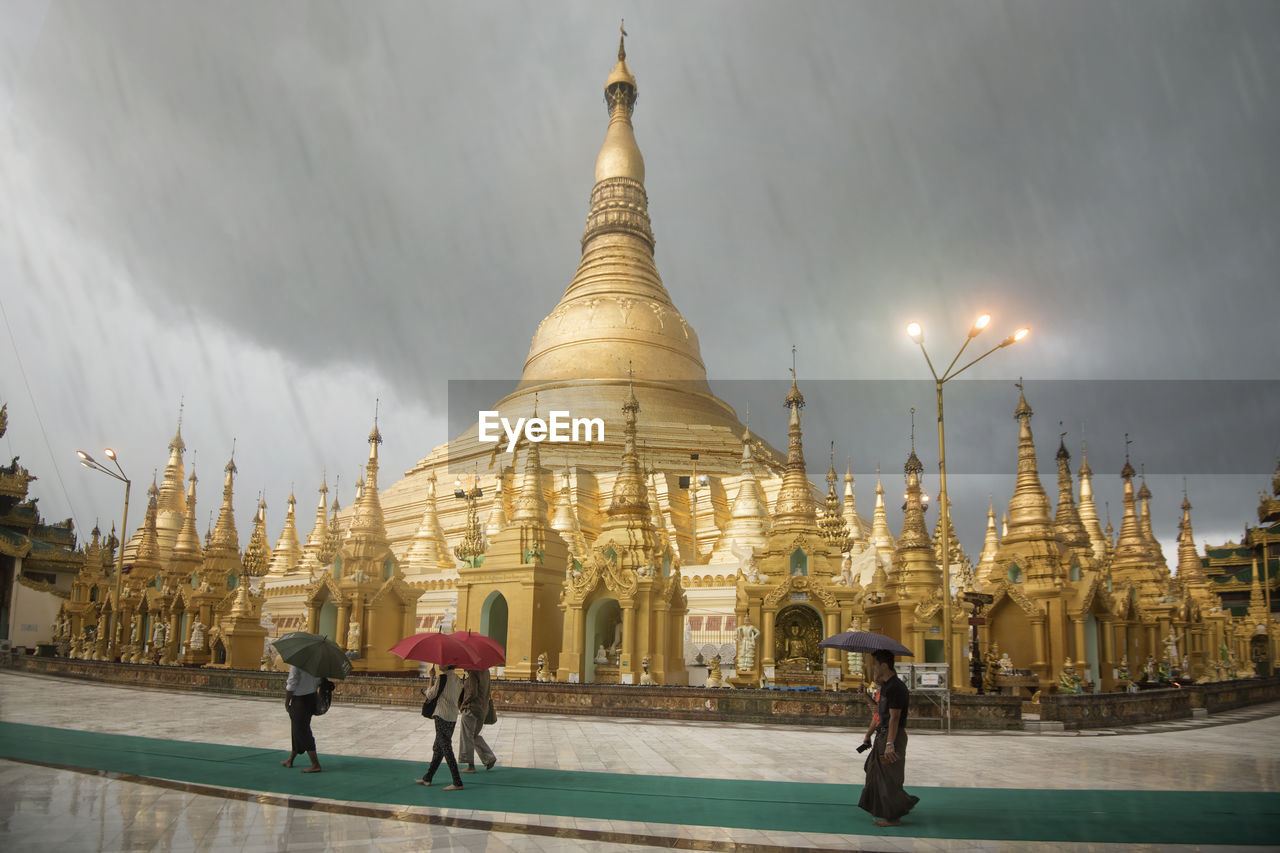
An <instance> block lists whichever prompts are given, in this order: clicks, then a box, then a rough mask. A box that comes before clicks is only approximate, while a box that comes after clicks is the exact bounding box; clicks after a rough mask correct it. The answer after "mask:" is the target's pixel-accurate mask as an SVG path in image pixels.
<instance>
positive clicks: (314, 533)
mask: <svg viewBox="0 0 1280 853" xmlns="http://www.w3.org/2000/svg"><path fill="white" fill-rule="evenodd" d="M327 480H328V477H327V476H326V475H321V478H320V488H319V489H318V490H317V491H318V492H319V493H320V500H319V501H317V503H316V516H315V519H314V520H313V521H312V522H311V532H310V533H308V534H307V544H305V545H303V546H302V554H301V559H299V560H298V564H297V568H298V569H299V570H302V569H306V570H307V571H308V572H315V570H316V569H319V568H320V567H321V566H322V565H324V564H323V563H321V562H320V553H321V552H322V551H323V550H324V543H325V539H326V538H327V537H328V535H329V518H328V514H327V510H328V508H329V507H328V502H327V500H326V496H327V495H328V494H329V484H328V482H327Z"/></svg>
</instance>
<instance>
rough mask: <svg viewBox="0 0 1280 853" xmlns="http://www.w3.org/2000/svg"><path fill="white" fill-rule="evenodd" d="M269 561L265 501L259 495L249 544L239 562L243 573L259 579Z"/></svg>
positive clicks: (269, 549)
mask: <svg viewBox="0 0 1280 853" xmlns="http://www.w3.org/2000/svg"><path fill="white" fill-rule="evenodd" d="M270 560H271V547H270V546H269V545H268V544H267V500H266V498H264V497H263V496H262V494H261V493H259V495H258V511H257V512H256V513H254V514H253V532H251V533H250V534H249V544H248V545H247V546H245V549H244V556H243V558H242V560H241V562H242V564H243V565H244V573H245V574H246V575H248V576H249V577H251V578H260V577H262V576H263V575H265V574H266V573H267V565H268V563H269V562H270Z"/></svg>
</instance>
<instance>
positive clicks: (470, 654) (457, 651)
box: [390, 633, 484, 669]
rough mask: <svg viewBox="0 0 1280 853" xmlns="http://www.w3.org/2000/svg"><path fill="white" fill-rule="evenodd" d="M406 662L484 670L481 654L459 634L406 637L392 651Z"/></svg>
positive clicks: (429, 634) (427, 634) (428, 634)
mask: <svg viewBox="0 0 1280 853" xmlns="http://www.w3.org/2000/svg"><path fill="white" fill-rule="evenodd" d="M390 651H391V653H392V654H393V655H399V656H400V657H402V658H404V659H405V660H417V661H422V662H424V663H434V664H437V665H438V666H460V667H462V668H463V669H483V668H484V667H483V666H482V664H481V662H480V654H479V653H478V652H477V651H476V650H475V649H473V648H472V647H471V646H470V645H468V644H467V643H466V642H464V641H463V640H462V639H461V638H459V637H458V635H457V634H440V633H426V634H414V635H413V636H412V637H405V638H404V639H403V640H401V641H400V642H398V643H396V644H395V645H394V646H392V647H391V649H390Z"/></svg>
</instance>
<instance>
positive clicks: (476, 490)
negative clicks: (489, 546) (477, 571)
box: [453, 474, 484, 568]
mask: <svg viewBox="0 0 1280 853" xmlns="http://www.w3.org/2000/svg"><path fill="white" fill-rule="evenodd" d="M453 496H454V497H455V498H458V499H459V500H464V501H466V502H467V530H466V532H465V533H464V534H463V536H462V542H461V543H460V544H459V545H458V546H457V547H455V548H454V549H453V553H454V555H455V556H457V558H458V559H459V560H462V561H463V562H464V563H466V564H467V565H468V566H471V567H472V568H475V567H476V566H478V565H479V559H480V555H481V554H483V553H484V540H483V539H482V537H481V535H480V514H479V509H478V506H477V502H478V501H479V500H480V498H482V497H484V492H483V491H482V490H481V489H480V484H479V483H477V482H476V476H475V475H474V474H472V475H471V483H470V485H469V486H468V487H466V488H464V487H463V485H462V478H461V477H458V478H456V479H455V480H454V482H453Z"/></svg>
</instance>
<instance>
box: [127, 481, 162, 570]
mask: <svg viewBox="0 0 1280 853" xmlns="http://www.w3.org/2000/svg"><path fill="white" fill-rule="evenodd" d="M158 495H159V489H157V488H156V483H155V480H154V479H152V481H151V488H149V489H147V515H146V517H145V518H144V519H143V522H142V528H141V529H142V538H141V539H140V540H139V541H138V550H137V553H136V554H135V556H134V558H133V564H132V566H131V568H130V569H129V581H130V585H131V586H136V587H143V586H146V585H147V584H148V583H150V582H151V580H152V579H153V578H154V577H155V576H156V572H158V571H160V545H159V542H158V541H157V539H156V506H157V496H158Z"/></svg>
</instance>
